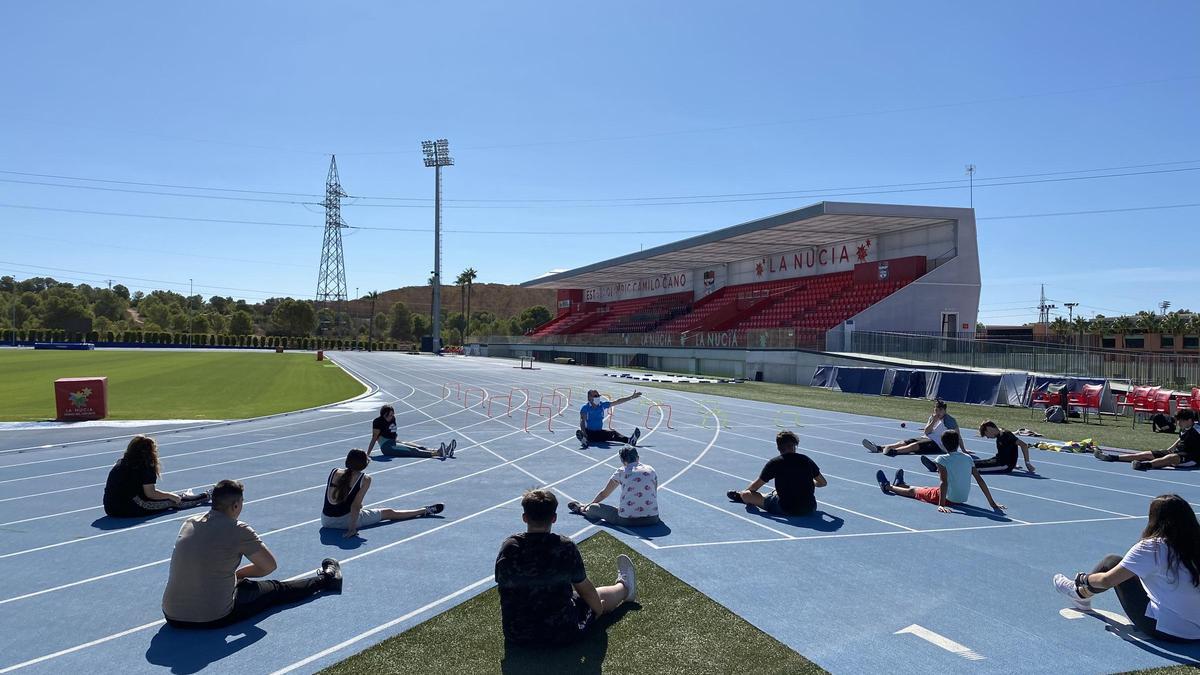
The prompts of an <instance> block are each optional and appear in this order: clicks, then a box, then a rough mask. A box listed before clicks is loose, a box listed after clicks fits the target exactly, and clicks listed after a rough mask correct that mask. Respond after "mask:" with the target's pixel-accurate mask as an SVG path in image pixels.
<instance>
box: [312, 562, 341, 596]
mask: <svg viewBox="0 0 1200 675" xmlns="http://www.w3.org/2000/svg"><path fill="white" fill-rule="evenodd" d="M317 576H319V577H321V580H322V581H324V582H325V590H326V591H328V592H331V593H341V592H342V565H341V563H339V562H338V561H336V560H334V559H333V558H326V559H324V560H322V561H321V571H320V572H317Z"/></svg>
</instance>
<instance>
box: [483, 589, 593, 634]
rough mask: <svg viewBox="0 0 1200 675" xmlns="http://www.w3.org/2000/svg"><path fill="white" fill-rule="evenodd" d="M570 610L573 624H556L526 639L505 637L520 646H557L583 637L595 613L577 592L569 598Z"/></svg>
mask: <svg viewBox="0 0 1200 675" xmlns="http://www.w3.org/2000/svg"><path fill="white" fill-rule="evenodd" d="M571 604H572V608H571V612H572V616H573V617H574V623H573V624H556V625H553V626H549V627H547V629H546V630H543V631H542V632H541V633H540V634H539V635H538V636H537V637H536V638H533V639H528V640H514V639H511V638H508V637H506V638H505V639H506V641H507V642H508V643H509V644H514V645H519V646H521V647H546V646H559V645H566V644H571V643H572V642H575V641H576V640H578V639H580V638H581V637H583V634H584V633H585V632H587V630H588V628H590V627H591V626H592V623H594V622H595V620H596V614H595V613H594V612H593V611H592V608H591V607H589V606H588V604H587V603H586V602H584V601H583V598H581V597H579V594H578V593H575V594H573V597H572V598H571Z"/></svg>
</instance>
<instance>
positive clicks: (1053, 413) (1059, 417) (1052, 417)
mask: <svg viewBox="0 0 1200 675" xmlns="http://www.w3.org/2000/svg"><path fill="white" fill-rule="evenodd" d="M1046 421H1047V422H1053V423H1055V424H1061V423H1063V422H1066V421H1067V412H1066V411H1065V410H1063V407H1062V406H1061V405H1052V406H1050V407H1049V408H1046Z"/></svg>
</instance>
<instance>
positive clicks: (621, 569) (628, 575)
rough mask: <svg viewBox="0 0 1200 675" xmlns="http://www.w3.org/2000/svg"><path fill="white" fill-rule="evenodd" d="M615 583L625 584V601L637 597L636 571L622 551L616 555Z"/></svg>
mask: <svg viewBox="0 0 1200 675" xmlns="http://www.w3.org/2000/svg"><path fill="white" fill-rule="evenodd" d="M617 583H619V584H624V585H625V602H633V601H634V600H636V599H637V572H635V571H634V569H633V561H632V560H630V559H629V556H627V555H625V554H624V553H622V554H621V555H619V556H617Z"/></svg>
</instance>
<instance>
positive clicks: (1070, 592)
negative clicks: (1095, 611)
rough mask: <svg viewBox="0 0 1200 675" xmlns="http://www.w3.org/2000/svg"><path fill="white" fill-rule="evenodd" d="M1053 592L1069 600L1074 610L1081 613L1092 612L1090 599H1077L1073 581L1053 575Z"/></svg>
mask: <svg viewBox="0 0 1200 675" xmlns="http://www.w3.org/2000/svg"><path fill="white" fill-rule="evenodd" d="M1054 590H1056V591H1058V592H1059V593H1062V594H1063V595H1065V596H1067V597H1068V598H1070V599H1071V604H1073V605H1075V609H1077V610H1079V611H1081V612H1090V611H1092V599H1091V598H1081V597H1079V592H1078V591H1076V590H1075V581H1074V580H1073V579H1068V578H1067V577H1065V576H1063V575H1061V574H1055V575H1054Z"/></svg>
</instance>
